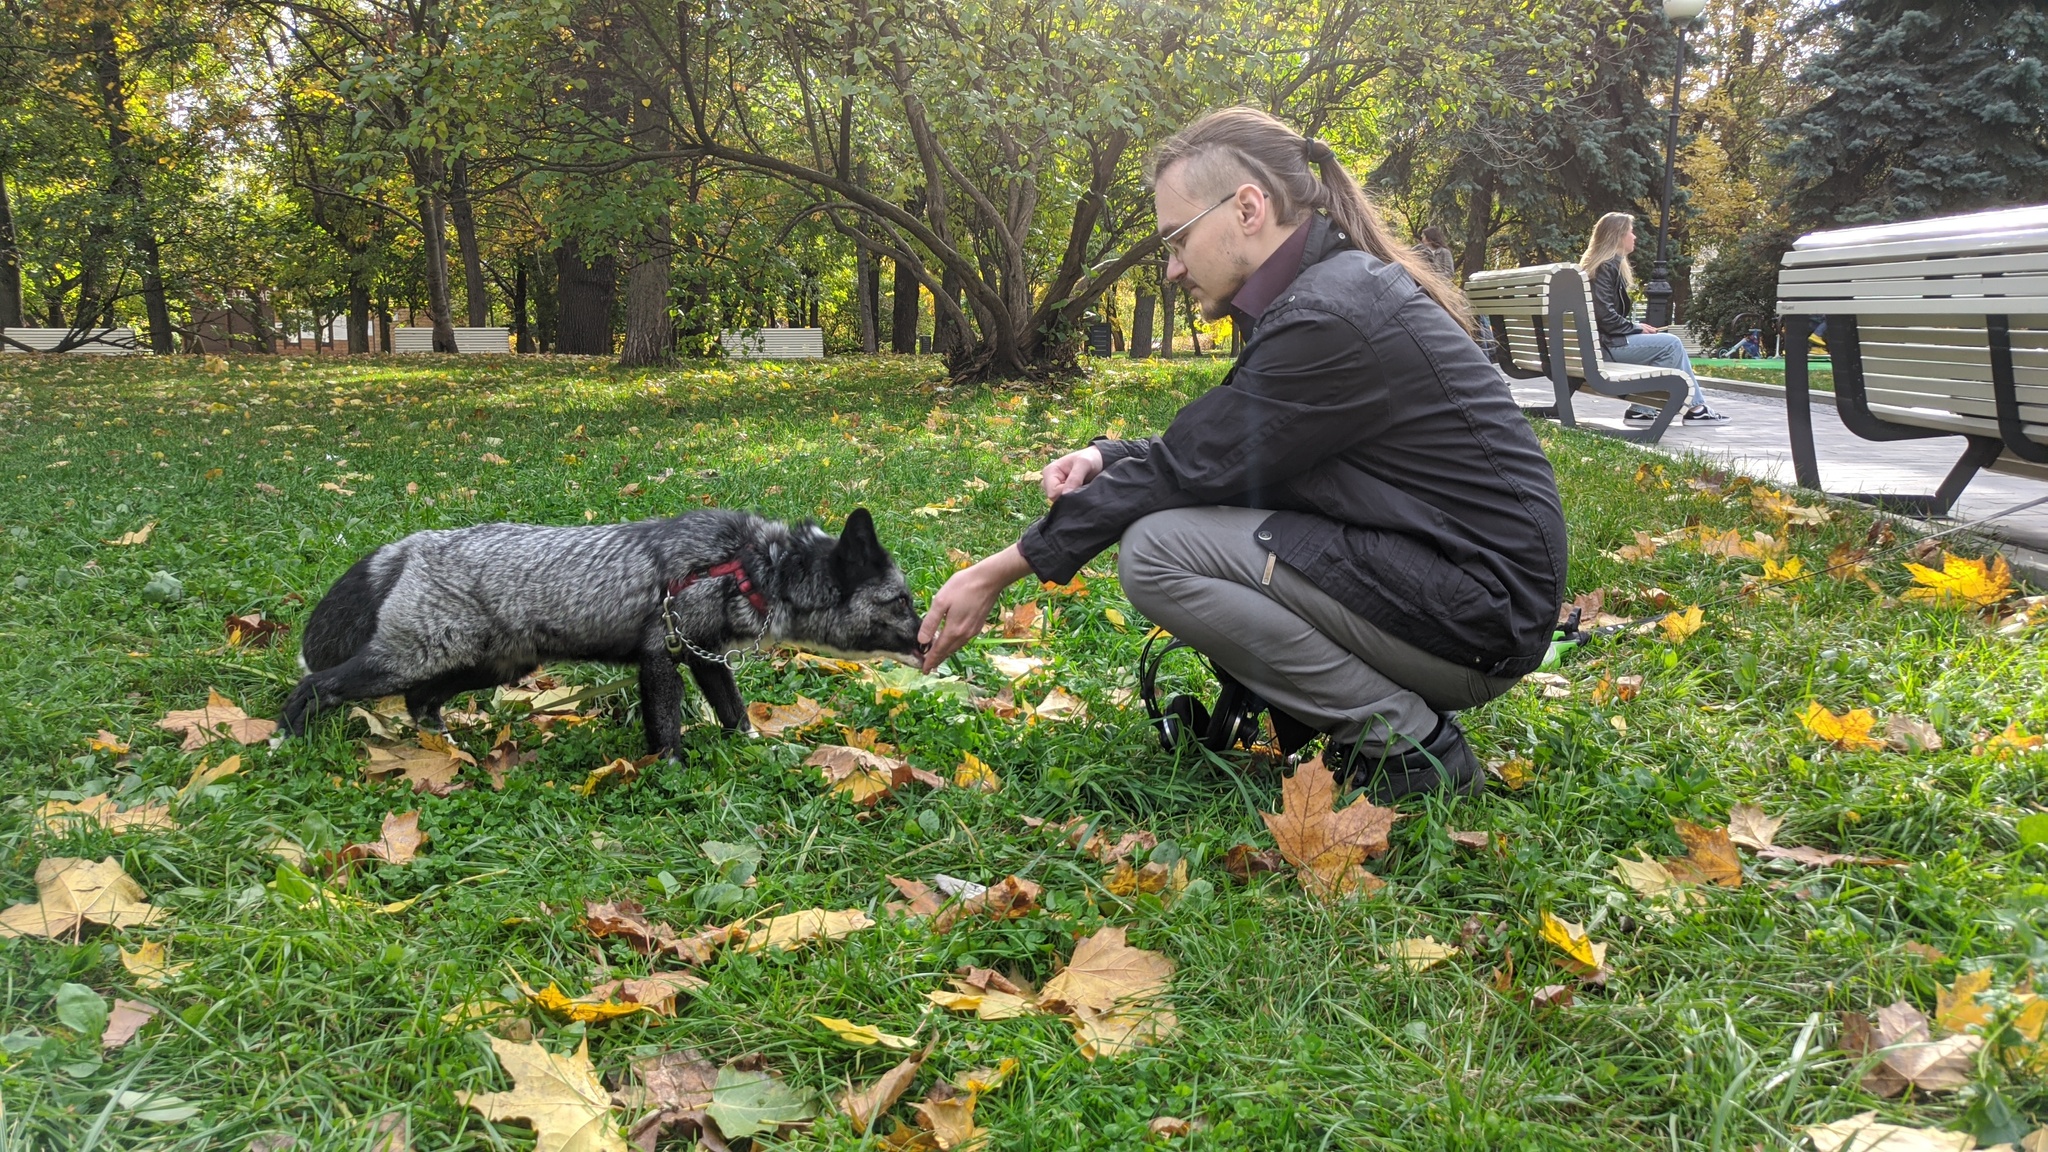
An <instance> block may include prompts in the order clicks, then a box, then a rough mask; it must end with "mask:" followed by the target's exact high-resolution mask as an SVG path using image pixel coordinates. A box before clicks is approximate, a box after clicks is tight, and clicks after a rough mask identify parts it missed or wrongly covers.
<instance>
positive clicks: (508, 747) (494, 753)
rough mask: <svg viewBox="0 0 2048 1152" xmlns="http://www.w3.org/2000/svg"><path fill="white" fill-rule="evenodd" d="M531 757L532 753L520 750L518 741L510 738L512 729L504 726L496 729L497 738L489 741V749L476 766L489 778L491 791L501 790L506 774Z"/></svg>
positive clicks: (503, 787) (503, 786)
mask: <svg viewBox="0 0 2048 1152" xmlns="http://www.w3.org/2000/svg"><path fill="white" fill-rule="evenodd" d="M531 759H533V753H531V752H521V751H520V750H519V743H518V741H515V740H513V739H512V729H511V728H510V727H506V728H500V729H499V730H498V735H497V738H496V739H495V740H493V741H492V742H491V750H490V751H489V752H487V753H485V754H484V759H483V763H482V764H480V765H478V766H479V767H481V768H482V769H483V770H484V773H485V774H486V775H488V776H489V777H490V778H491V791H493V792H503V791H504V790H505V777H506V775H507V774H509V773H510V772H511V771H512V769H514V768H517V767H518V766H519V765H521V764H524V763H525V762H526V761H528V760H531Z"/></svg>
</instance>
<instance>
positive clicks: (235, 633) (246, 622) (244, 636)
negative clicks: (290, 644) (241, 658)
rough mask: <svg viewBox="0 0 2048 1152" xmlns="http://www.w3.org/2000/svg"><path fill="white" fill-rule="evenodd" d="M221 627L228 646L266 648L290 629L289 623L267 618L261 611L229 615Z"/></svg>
mask: <svg viewBox="0 0 2048 1152" xmlns="http://www.w3.org/2000/svg"><path fill="white" fill-rule="evenodd" d="M222 627H223V628H224V629H225V630H226V632H227V640H228V647H230V648H268V647H270V646H271V645H272V644H273V643H275V642H276V641H277V639H278V638H279V637H281V636H283V635H284V634H285V633H287V632H290V631H291V625H289V624H284V623H281V622H279V621H276V620H272V619H269V618H268V617H266V616H264V615H263V613H261V612H250V613H248V614H246V615H242V616H229V617H228V618H227V619H226V620H224V621H223V622H222Z"/></svg>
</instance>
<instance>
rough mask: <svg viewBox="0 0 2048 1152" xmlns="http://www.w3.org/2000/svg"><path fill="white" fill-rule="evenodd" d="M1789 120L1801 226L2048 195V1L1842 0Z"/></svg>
mask: <svg viewBox="0 0 2048 1152" xmlns="http://www.w3.org/2000/svg"><path fill="white" fill-rule="evenodd" d="M1810 27H1811V28H1812V33H1813V34H1814V35H1816V36H1820V37H1824V38H1826V39H1827V40H1828V41H1829V42H1830V44H1829V47H1828V48H1826V49H1825V50H1824V51H1823V52H1822V53H1821V54H1820V55H1819V56H1817V57H1815V58H1814V60H1813V62H1812V64H1811V65H1810V66H1809V67H1808V68H1807V69H1806V72H1805V74H1804V75H1803V76H1802V77H1801V82H1802V83H1803V84H1805V85H1807V86H1809V87H1810V88H1812V89H1813V90H1814V91H1815V92H1816V93H1817V95H1816V98H1815V99H1814V100H1813V101H1812V103H1810V104H1808V105H1807V106H1806V107H1805V108H1803V109H1800V110H1798V111H1796V112H1794V113H1792V114H1791V115H1789V116H1787V117H1786V118H1785V119H1784V120H1783V121H1781V122H1780V124H1779V128H1780V130H1781V131H1782V132H1783V134H1784V137H1785V144H1784V146H1783V148H1782V150H1781V151H1780V154H1779V158H1780V160H1781V162H1783V163H1784V164H1786V165H1787V167H1788V169H1789V172H1790V175H1791V181H1790V190H1789V192H1788V195H1787V200H1788V204H1787V207H1788V208H1789V209H1790V210H1791V214H1792V217H1793V223H1794V225H1795V226H1796V227H1798V228H1800V229H1802V230H1803V229H1807V228H1815V227H1827V226H1830V225H1839V224H1855V223H1862V222H1871V221H1890V220H1911V219H1916V218H1920V217H1925V216H1933V215H1940V214H1947V213H1953V212H1965V211H1970V210H1973V209H1980V208H1992V207H1997V206H1999V205H2002V204H2015V203H2023V202H2036V203H2038V202H2041V201H2044V200H2048V8H2044V7H2043V6H2042V4H2041V2H2040V0H1836V2H1835V3H1833V4H1830V5H1828V6H1827V7H1826V8H1825V9H1822V10H1821V11H1820V12H1818V13H1817V14H1816V16H1815V17H1814V19H1813V22H1812V24H1811V25H1810Z"/></svg>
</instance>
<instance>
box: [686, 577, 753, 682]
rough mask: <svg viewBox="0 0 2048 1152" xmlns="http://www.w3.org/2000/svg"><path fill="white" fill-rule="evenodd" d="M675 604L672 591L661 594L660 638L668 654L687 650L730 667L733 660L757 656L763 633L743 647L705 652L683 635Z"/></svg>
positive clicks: (699, 656) (703, 658) (709, 660)
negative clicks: (720, 651)
mask: <svg viewBox="0 0 2048 1152" xmlns="http://www.w3.org/2000/svg"><path fill="white" fill-rule="evenodd" d="M675 606H676V598H675V595H674V594H673V593H671V594H669V595H667V596H663V597H662V598H661V628H662V634H663V635H662V639H663V643H664V644H665V645H666V646H667V648H668V654H669V655H670V656H680V655H682V654H683V653H684V652H688V653H689V654H690V655H692V656H695V657H696V658H697V659H699V660H704V661H708V662H709V663H712V664H718V665H721V666H723V667H726V668H730V667H732V664H733V661H734V660H739V659H744V658H745V657H747V656H758V655H760V654H761V641H763V640H765V639H767V636H766V634H765V633H764V634H763V635H761V636H757V637H755V638H754V642H753V643H752V644H749V645H747V646H746V647H744V648H728V649H727V650H725V651H724V652H722V653H713V652H706V651H705V650H704V649H702V648H700V647H698V646H697V643H696V642H695V641H693V640H691V639H690V638H689V637H688V636H685V635H683V626H682V622H681V621H679V620H677V619H676V607H675Z"/></svg>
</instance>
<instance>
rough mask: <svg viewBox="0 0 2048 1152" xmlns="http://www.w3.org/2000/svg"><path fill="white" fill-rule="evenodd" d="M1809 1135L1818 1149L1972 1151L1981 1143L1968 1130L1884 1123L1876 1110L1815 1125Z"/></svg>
mask: <svg viewBox="0 0 2048 1152" xmlns="http://www.w3.org/2000/svg"><path fill="white" fill-rule="evenodd" d="M1806 1138H1807V1139H1808V1140H1811V1141H1812V1142H1813V1147H1814V1149H1815V1152H1970V1150H1971V1149H1972V1148H1975V1147H1976V1146H1977V1139H1976V1137H1974V1136H1972V1135H1970V1134H1969V1133H1968V1132H1947V1131H1943V1130H1941V1129H1938V1128H1904V1127H1901V1126H1899V1125H1897V1124H1883V1123H1879V1122H1878V1119H1877V1113H1876V1112H1859V1113H1857V1114H1856V1115H1854V1116H1851V1117H1849V1118H1848V1119H1847V1120H1837V1121H1835V1122H1834V1123H1832V1124H1815V1125H1813V1126H1812V1127H1810V1128H1808V1129H1806Z"/></svg>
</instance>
